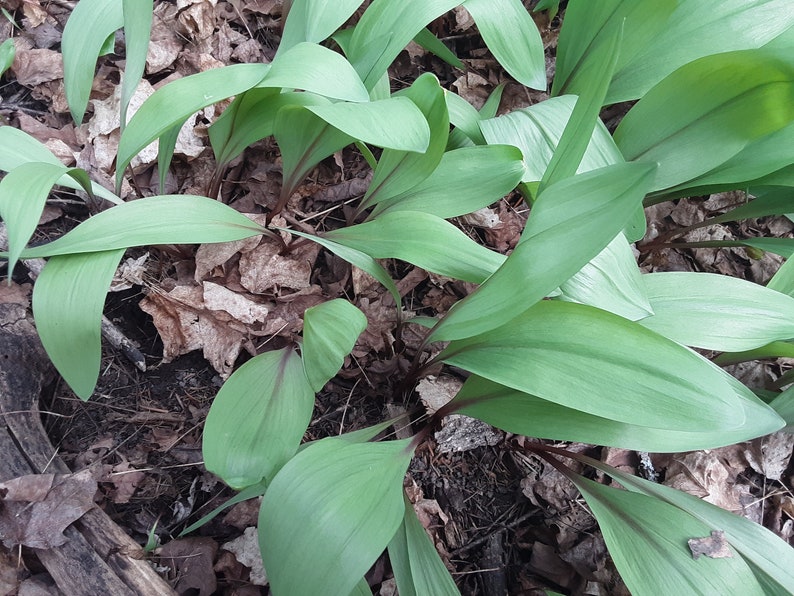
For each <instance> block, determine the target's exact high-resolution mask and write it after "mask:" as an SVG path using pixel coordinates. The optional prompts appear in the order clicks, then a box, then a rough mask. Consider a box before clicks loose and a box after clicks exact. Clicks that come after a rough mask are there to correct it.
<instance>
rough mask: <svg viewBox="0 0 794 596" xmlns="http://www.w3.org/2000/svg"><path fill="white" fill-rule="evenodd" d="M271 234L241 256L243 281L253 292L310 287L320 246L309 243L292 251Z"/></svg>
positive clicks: (241, 276) (261, 292)
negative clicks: (286, 248)
mask: <svg viewBox="0 0 794 596" xmlns="http://www.w3.org/2000/svg"><path fill="white" fill-rule="evenodd" d="M281 248H282V247H281V245H280V244H279V243H277V242H275V241H273V240H272V239H270V238H263V239H262V242H261V243H260V244H259V246H257V247H256V248H255V249H254V250H252V251H251V252H248V253H245V254H243V255H242V256H241V257H240V283H241V284H242V286H243V287H244V288H246V289H247V290H248V291H249V292H251V293H253V294H264V293H268V292H274V293H278V292H279V290H280V289H281V288H292V289H293V290H300V289H303V288H308V287H309V286H310V285H311V284H310V282H309V279H310V277H311V274H312V267H313V266H314V262H315V260H316V259H317V254H318V253H319V247H318V246H317V245H316V244H314V243H310V244H306V245H304V246H301V247H300V248H298V249H297V250H294V251H291V252H289V253H288V254H284V255H282V254H280V253H281Z"/></svg>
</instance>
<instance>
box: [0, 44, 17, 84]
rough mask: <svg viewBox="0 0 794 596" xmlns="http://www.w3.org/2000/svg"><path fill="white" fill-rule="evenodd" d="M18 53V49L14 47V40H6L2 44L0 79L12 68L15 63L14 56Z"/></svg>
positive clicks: (0, 50) (0, 49)
mask: <svg viewBox="0 0 794 596" xmlns="http://www.w3.org/2000/svg"><path fill="white" fill-rule="evenodd" d="M16 53H17V48H16V46H15V45H14V40H13V39H11V38H8V39H6V40H5V41H4V42H3V43H1V44H0V77H2V76H3V75H4V74H5V72H6V71H7V70H8V69H9V68H11V65H12V64H13V63H14V56H15V55H16Z"/></svg>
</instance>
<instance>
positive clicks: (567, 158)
mask: <svg viewBox="0 0 794 596" xmlns="http://www.w3.org/2000/svg"><path fill="white" fill-rule="evenodd" d="M622 36H623V24H622V23H621V24H620V25H615V26H613V27H612V31H611V36H610V37H608V38H607V42H606V43H604V44H602V45H601V46H599V48H598V50H597V51H595V52H594V54H595V55H594V56H593V59H592V60H591V62H590V68H589V69H588V71H587V73H586V74H585V75H584V85H583V90H582V91H581V92H580V94H579V98H578V99H577V100H576V104H575V105H574V107H573V110H572V111H571V117H570V118H569V119H568V122H566V123H565V129H564V130H563V132H562V135H561V136H560V140H559V142H558V143H557V147H556V148H555V149H554V155H552V157H551V160H550V161H549V165H548V167H547V168H546V171H545V172H544V173H543V178H541V180H540V185H539V186H538V193H542V192H543V190H544V189H545V188H546V187H547V186H549V185H550V184H554V183H555V182H559V181H560V180H564V179H565V178H569V177H570V176H573V175H574V174H575V173H576V171H577V170H578V168H579V165H580V164H581V162H582V158H583V157H584V154H585V151H586V150H587V147H588V145H589V144H590V141H591V139H592V136H593V130H594V129H595V127H596V124H597V123H600V119H599V117H598V114H599V113H600V111H601V104H602V103H603V101H604V96H605V95H606V92H607V87H608V86H609V78H610V77H611V76H612V73H613V72H614V70H615V62H616V61H617V57H618V48H619V46H620V40H621V38H622Z"/></svg>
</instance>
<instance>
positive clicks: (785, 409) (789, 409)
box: [769, 386, 794, 433]
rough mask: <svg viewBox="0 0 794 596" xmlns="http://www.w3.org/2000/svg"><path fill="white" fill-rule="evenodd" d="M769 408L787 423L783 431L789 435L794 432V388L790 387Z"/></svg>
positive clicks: (770, 403)
mask: <svg viewBox="0 0 794 596" xmlns="http://www.w3.org/2000/svg"><path fill="white" fill-rule="evenodd" d="M769 407H771V408H772V409H773V410H775V412H777V413H778V415H779V416H780V417H781V418H783V420H785V421H786V426H785V427H784V428H783V429H782V430H784V431H786V432H789V433H790V432H792V431H794V386H791V387H789V388H788V389H786V390H785V391H783V392H782V393H781V394H780V395H778V396H777V397H776V398H775V399H773V400H772V401H771V402H769Z"/></svg>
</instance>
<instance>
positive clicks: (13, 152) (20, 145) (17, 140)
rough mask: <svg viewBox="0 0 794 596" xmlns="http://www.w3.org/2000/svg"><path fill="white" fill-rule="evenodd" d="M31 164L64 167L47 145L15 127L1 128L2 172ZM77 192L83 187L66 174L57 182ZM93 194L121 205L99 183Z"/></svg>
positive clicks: (0, 153)
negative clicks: (37, 163)
mask: <svg viewBox="0 0 794 596" xmlns="http://www.w3.org/2000/svg"><path fill="white" fill-rule="evenodd" d="M29 162H43V163H47V164H52V165H56V166H62V165H63V164H62V163H61V161H60V160H59V159H58V158H57V157H55V155H54V154H53V153H52V151H50V150H49V149H48V148H47V147H46V145H44V144H43V143H41V142H39V141H38V140H36V139H34V138H33V137H32V136H30V135H29V134H27V133H26V132H22V131H21V130H19V129H18V128H14V127H13V126H0V170H3V171H5V172H10V171H11V170H13V169H14V168H17V167H19V166H21V165H22V164H24V163H29ZM57 183H58V184H59V185H60V186H66V187H68V188H72V189H75V190H82V188H83V186H82V184H80V183H79V182H78V181H77V180H75V179H74V178H72V177H71V176H69V175H68V174H64V175H63V176H61V178H60V179H59V180H58V182H57ZM91 190H92V191H93V193H94V194H95V195H96V196H98V197H102V198H103V199H105V200H107V201H109V202H111V203H115V204H119V203H121V199H120V198H118V197H117V196H116V195H114V194H113V193H112V192H110V191H109V190H107V189H106V188H104V187H102V186H100V185H99V184H97V183H95V182H94V183H92V184H91Z"/></svg>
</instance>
